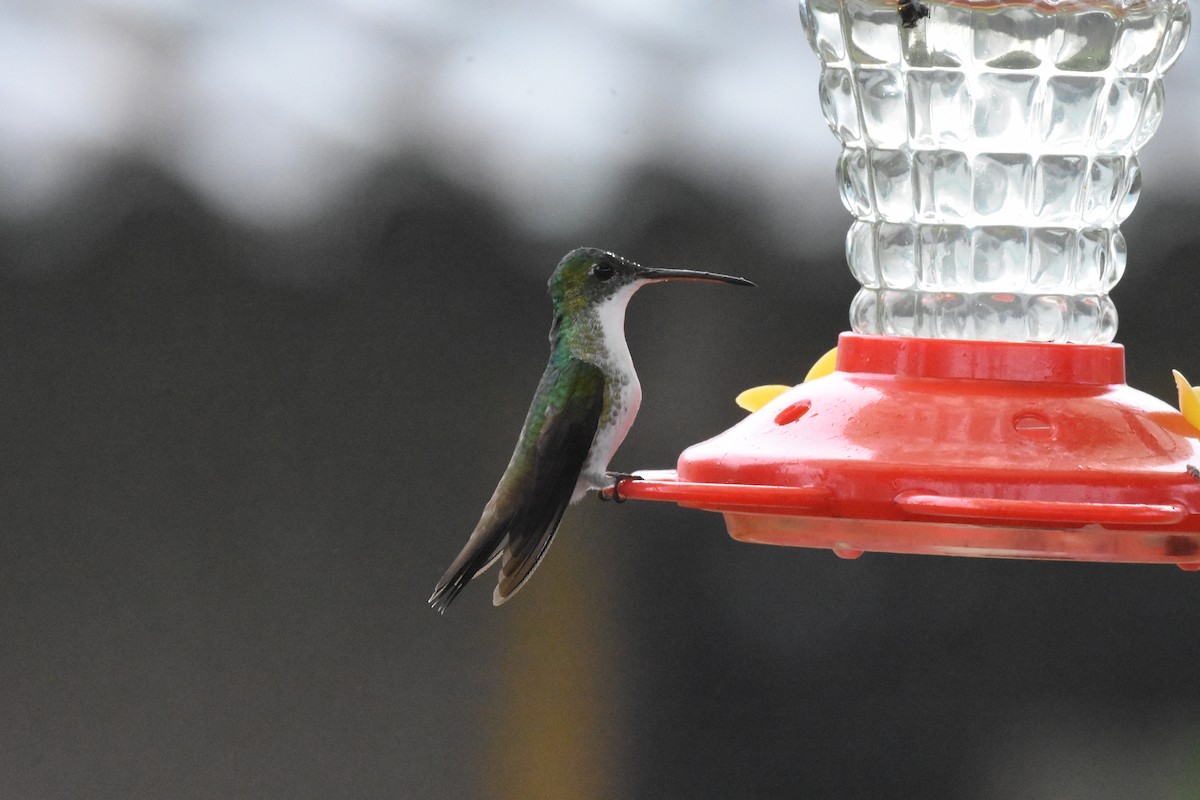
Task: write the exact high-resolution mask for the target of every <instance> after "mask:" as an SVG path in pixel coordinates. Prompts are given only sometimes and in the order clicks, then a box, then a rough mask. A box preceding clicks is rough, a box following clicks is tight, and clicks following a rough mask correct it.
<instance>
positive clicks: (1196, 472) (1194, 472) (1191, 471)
mask: <svg viewBox="0 0 1200 800" xmlns="http://www.w3.org/2000/svg"><path fill="white" fill-rule="evenodd" d="M1186 467H1187V474H1188V475H1191V476H1192V477H1193V478H1195V479H1196V480H1198V481H1200V469H1196V468H1195V467H1194V466H1192V465H1191V464H1187V465H1186Z"/></svg>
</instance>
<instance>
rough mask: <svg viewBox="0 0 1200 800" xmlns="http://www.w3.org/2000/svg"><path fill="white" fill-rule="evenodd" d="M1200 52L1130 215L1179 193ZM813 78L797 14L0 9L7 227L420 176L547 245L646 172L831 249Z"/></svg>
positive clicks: (610, 9) (102, 6)
mask: <svg viewBox="0 0 1200 800" xmlns="http://www.w3.org/2000/svg"><path fill="white" fill-rule="evenodd" d="M1198 49H1200V48H1198V47H1195V46H1193V47H1191V48H1189V50H1188V51H1187V52H1186V53H1185V55H1184V56H1183V57H1182V58H1181V60H1180V61H1179V63H1178V64H1177V66H1176V67H1175V69H1174V71H1173V72H1172V73H1171V75H1170V76H1169V77H1168V81H1167V93H1168V109H1167V115H1166V119H1165V121H1164V124H1163V126H1162V127H1161V129H1160V131H1159V136H1158V138H1157V139H1156V140H1155V141H1153V142H1152V143H1151V145H1150V146H1149V147H1148V148H1147V151H1146V152H1145V154H1144V157H1143V164H1144V170H1145V178H1146V184H1145V185H1146V190H1145V194H1144V195H1143V197H1145V196H1147V195H1150V194H1153V193H1155V192H1159V191H1162V192H1169V191H1171V190H1172V189H1184V190H1187V189H1188V187H1190V186H1194V185H1196V179H1197V175H1198V173H1200V169H1198V168H1197V166H1196V163H1197V159H1196V156H1197V155H1200V141H1198V140H1197V137H1196V136H1195V133H1194V132H1195V131H1196V130H1197V127H1198V126H1200V71H1198V70H1197V66H1198V65H1200V53H1198V52H1197V50H1198ZM817 67H818V65H817V59H816V57H815V56H814V55H813V54H812V53H811V52H810V51H809V49H808V46H807V44H806V42H805V40H804V36H803V32H802V30H801V26H800V22H799V16H798V13H797V8H796V0H724V1H722V0H505V2H496V1H495V0H341V1H340V2H339V1H338V0H0V109H2V110H0V153H2V158H0V216H6V217H9V218H23V217H29V216H37V215H43V214H46V213H52V212H53V209H54V208H55V207H56V205H58V204H59V203H61V202H62V201H63V200H64V199H66V198H69V197H70V195H71V194H72V192H73V191H74V190H75V189H76V188H77V187H79V186H80V185H82V183H83V182H86V181H87V180H88V179H89V176H91V175H94V174H95V169H96V168H97V167H98V166H100V165H103V164H105V163H106V162H107V161H108V160H109V159H111V158H112V157H129V156H133V157H140V158H144V159H148V160H150V161H152V162H154V163H156V164H158V165H160V166H161V167H162V168H163V169H165V170H167V171H169V172H171V173H173V174H175V175H177V176H178V177H179V178H181V179H182V180H183V181H185V182H186V183H187V184H188V185H190V186H192V187H194V188H195V189H196V190H197V191H198V192H199V193H200V194H201V195H202V196H204V197H205V198H207V199H208V200H209V201H210V202H212V203H213V204H214V205H216V206H217V207H218V208H220V209H221V210H222V211H223V212H225V213H227V214H230V215H231V216H233V217H235V218H239V219H241V220H243V221H246V222H249V223H252V224H261V225H266V226H278V225H289V224H302V223H304V222H305V221H307V220H310V219H313V218H316V217H318V216H320V215H321V214H322V213H323V211H325V210H327V209H328V208H329V207H330V206H331V205H332V204H336V203H337V201H338V198H339V197H341V196H342V195H343V194H344V193H345V192H346V191H348V190H349V189H350V188H351V187H353V186H354V184H355V182H356V181H359V180H361V179H363V177H364V176H365V175H367V174H368V173H369V172H370V171H371V170H372V168H373V167H375V166H376V165H378V164H380V163H382V162H383V161H384V160H387V159H391V158H395V157H397V156H408V155H413V154H419V155H424V156H427V157H429V158H430V159H432V160H433V161H434V163H436V164H437V165H438V166H439V167H440V168H442V169H444V170H445V171H447V172H448V173H449V174H451V175H452V176H453V177H454V178H455V179H456V180H458V181H460V182H463V183H465V184H467V185H470V186H473V187H475V188H478V189H480V190H482V191H484V192H486V193H487V194H489V195H491V196H494V197H495V198H497V199H498V200H499V201H500V202H501V203H502V204H503V206H504V207H505V208H507V209H508V210H509V211H510V212H511V213H512V214H513V215H514V216H515V217H516V218H517V219H518V220H519V222H520V223H521V224H523V225H527V226H530V227H532V228H534V229H535V230H539V231H541V232H544V233H554V232H558V233H563V232H569V231H571V230H573V229H574V228H576V227H579V226H580V225H581V224H583V223H584V222H585V220H586V219H587V217H588V215H592V214H596V213H597V212H598V210H600V209H604V208H607V207H610V206H611V204H613V203H618V202H620V199H621V198H620V193H621V190H622V187H623V185H624V181H623V178H624V177H625V176H626V175H627V174H628V172H629V170H630V169H632V168H635V167H637V166H639V165H643V164H647V163H650V164H660V165H665V166H667V167H675V168H679V169H681V170H684V171H686V172H688V173H689V174H693V175H697V176H699V177H700V179H702V180H711V181H713V182H714V184H716V185H719V186H728V187H734V188H735V189H736V190H737V191H738V192H739V193H741V194H745V193H750V194H752V195H754V196H757V197H759V198H761V200H762V202H764V203H767V204H772V205H773V206H783V207H784V208H785V210H786V209H791V211H789V214H788V215H786V216H791V217H792V218H794V219H795V224H796V226H797V227H800V228H803V227H805V226H806V222H807V223H810V224H813V225H825V224H827V223H828V222H829V221H830V220H831V219H841V218H843V217H844V212H842V211H841V209H840V205H839V204H838V202H837V197H836V192H835V189H834V181H833V171H834V163H835V159H836V154H837V145H836V143H835V141H834V139H833V136H832V135H831V134H830V133H829V131H828V129H827V128H826V126H825V124H824V122H823V120H822V119H821V116H820V111H819V107H818V104H817V92H816V88H817V72H818V69H817ZM798 234H799V231H797V236H796V241H801V240H802V239H803V237H802V236H800V235H798Z"/></svg>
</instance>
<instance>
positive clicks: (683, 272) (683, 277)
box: [637, 267, 756, 286]
mask: <svg viewBox="0 0 1200 800" xmlns="http://www.w3.org/2000/svg"><path fill="white" fill-rule="evenodd" d="M637 277H638V278H641V279H642V280H647V281H717V282H720V283H732V284H733V285H734V286H755V285H756V284H755V283H754V282H753V281H748V280H746V279H745V278H739V277H736V276H734V275H722V274H720V273H719V272H700V271H699V270H694V269H648V268H646V267H642V268H641V269H639V270H638V271H637Z"/></svg>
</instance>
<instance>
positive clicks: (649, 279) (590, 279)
mask: <svg viewBox="0 0 1200 800" xmlns="http://www.w3.org/2000/svg"><path fill="white" fill-rule="evenodd" d="M669 280H693V281H720V282H722V283H732V284H736V285H738V286H753V285H754V284H753V283H751V282H750V281H748V280H746V279H745V278H737V277H734V276H732V275H719V274H717V273H715V272H698V271H696V270H690V269H650V268H647V267H643V266H642V265H640V264H637V263H635V262H633V261H630V260H629V259H627V258H621V256H619V255H617V254H616V253H610V252H608V251H607V250H599V249H597V248H595V247H580V248H577V249H575V250H572V251H571V252H569V253H567V254H566V255H565V256H563V259H562V261H560V262H558V267H557V268H556V269H555V270H554V274H553V275H551V276H550V299H551V300H552V301H553V302H554V310H555V313H556V314H557V315H559V316H566V317H568V318H570V317H574V316H575V315H577V314H580V313H582V312H583V311H585V310H586V309H588V308H599V307H601V306H604V305H607V304H608V303H609V302H610V301H614V300H616V301H619V302H620V305H621V307H622V308H624V303H625V301H627V300H628V299H629V297H630V296H631V295H632V294H633V293H634V292H635V291H636V290H637V289H638V288H639V287H641V286H644V285H645V284H647V283H656V282H658V281H669Z"/></svg>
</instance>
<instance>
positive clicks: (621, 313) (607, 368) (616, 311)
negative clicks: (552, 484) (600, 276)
mask: <svg viewBox="0 0 1200 800" xmlns="http://www.w3.org/2000/svg"><path fill="white" fill-rule="evenodd" d="M640 286H641V284H640V283H635V284H630V285H629V286H626V287H624V288H622V289H621V291H619V292H617V293H616V294H614V295H613V296H612V297H611V298H610V299H609V300H608V301H607V302H605V303H604V304H603V305H601V306H599V307H598V308H597V309H596V310H595V312H594V313H595V315H596V317H595V324H596V325H597V326H598V327H599V329H600V330H601V331H602V332H603V341H604V352H603V353H601V354H600V356H599V358H598V359H595V360H596V361H597V364H598V366H599V367H600V368H601V369H603V370H604V373H605V375H606V376H607V377H608V392H609V397H608V400H609V413H608V418H607V420H605V422H604V423H602V424H601V426H600V428H599V429H598V430H597V431H596V437H595V439H593V440H592V449H591V450H590V451H589V453H588V458H587V461H586V462H584V465H583V471H582V473H581V474H580V476H579V482H578V483H577V484H576V486H575V493H574V495H573V496H572V498H571V499H572V502H573V501H575V500H578V499H579V498H580V497H582V496H583V495H584V493H585V492H586V491H587V490H588V489H599V488H602V487H605V486H608V484H609V481H608V479H607V478H606V477H605V473H606V472H607V471H608V464H609V462H610V461H611V460H612V457H613V454H614V453H616V452H617V448H618V447H620V446H621V442H623V441H625V434H627V433H629V428H630V427H631V426H632V425H633V420H634V417H636V416H637V412H638V408H639V407H640V406H641V404H642V386H641V384H640V383H638V377H637V372H636V371H635V370H634V368H633V357H632V356H630V355H629V345H628V344H627V343H626V342H625V308H626V307H627V306H628V305H629V298H630V297H632V296H633V293H634V292H636V291H637V290H638V288H639V287H640Z"/></svg>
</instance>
